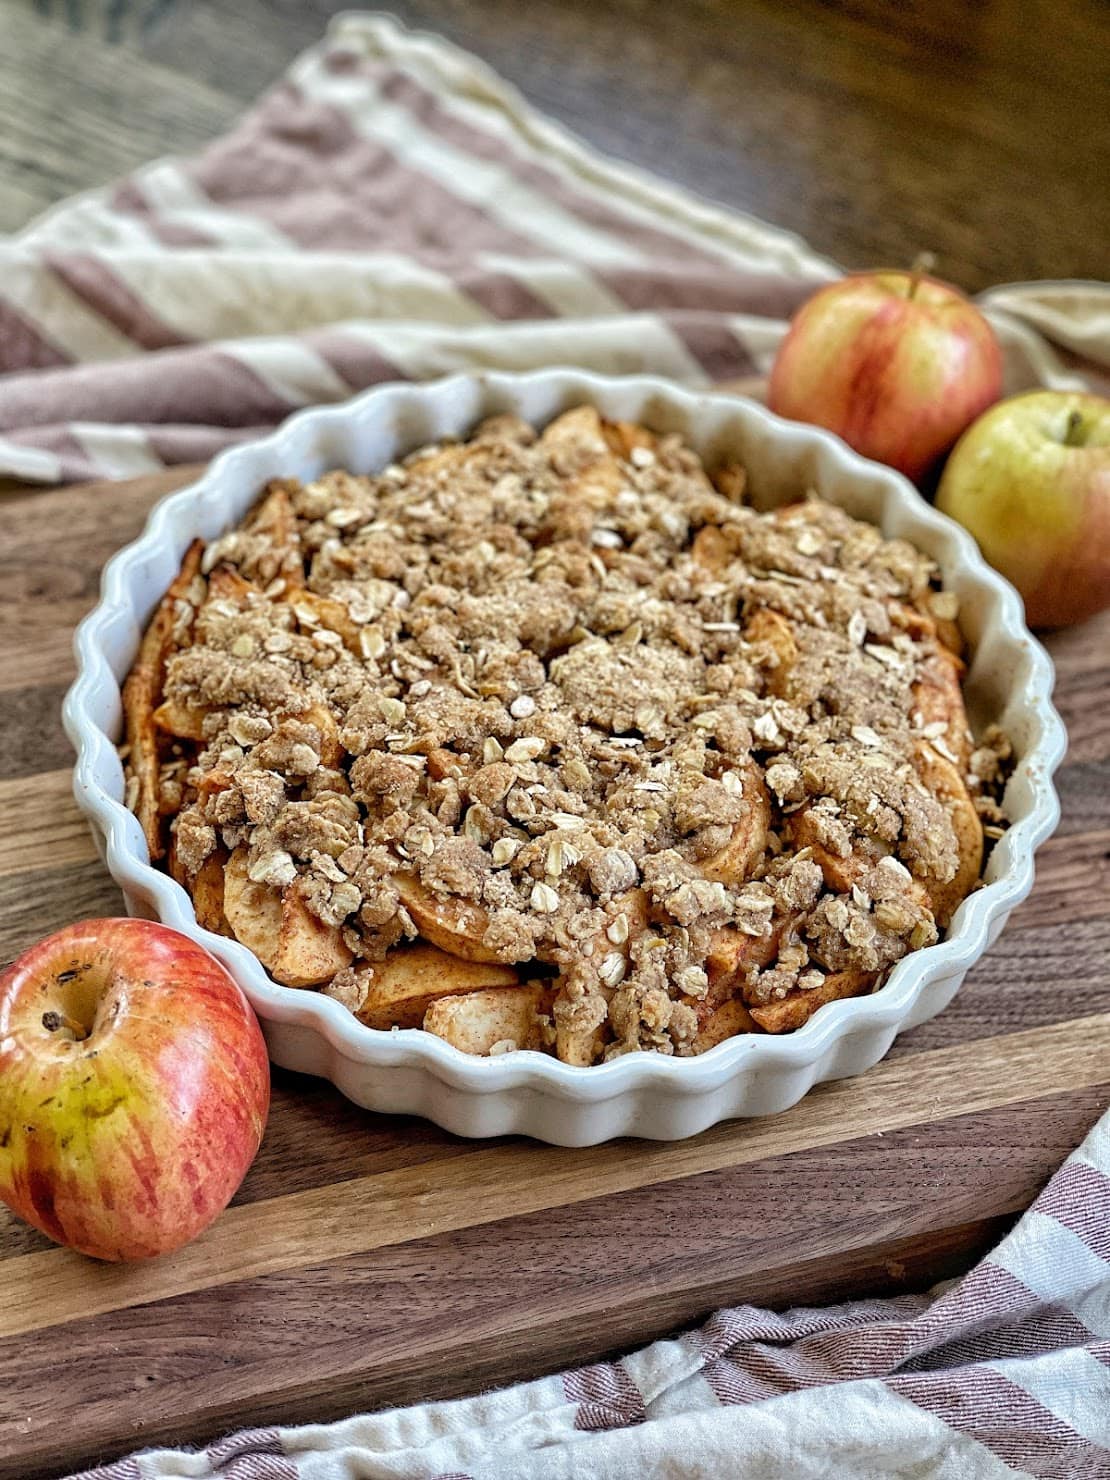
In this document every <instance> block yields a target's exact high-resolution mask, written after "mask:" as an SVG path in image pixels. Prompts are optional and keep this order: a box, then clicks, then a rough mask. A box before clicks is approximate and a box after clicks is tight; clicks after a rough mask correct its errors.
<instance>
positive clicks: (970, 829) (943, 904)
mask: <svg viewBox="0 0 1110 1480" xmlns="http://www.w3.org/2000/svg"><path fill="white" fill-rule="evenodd" d="M914 766H915V768H916V770H917V774H918V776H920V778H921V780H922V783H923V784H924V785H925V786H926V787H927V788H928V789H929V791H931V792H932V794H933V795H934V796H935V797H937V798H938V799H939V800H940V801H942V802H943V803H944V805H945V806H946V807H947V809H948V815H949V816H950V817H951V819H952V828H953V831H954V832H955V834H956V851H957V852H958V854H959V860H960V862H959V867H958V868H957V870H956V875H955V877H954V878H952V879H947V880H942V879H937V878H931V877H929V875H927V874H918V875H917V877H918V879H919V880H920V882H921V883H922V884H923V885H924V887H925V890H926V892H927V893H928V896H929V901H930V903H931V905H932V910H933V916H934V918H935V920H936V922H937V924H938V925H939V926H941V928H942V929H943V928H944V927H945V926H946V925H947V924H948V922H949V921H950V920H951V918H952V916H953V915H954V914H955V913H956V908H957V906H958V905H959V904H960V902H961V901H962V900H963V899H965V898H966V897H967V895H968V894H969V893H970V892H971V890H972V889H973V888H974V887H975V882H976V880H977V879H978V878H979V875H980V873H981V872H982V868H983V824H982V823H981V822H980V821H979V814H978V812H977V811H976V810H975V803H974V802H973V801H972V800H971V796H970V794H969V793H968V789H967V787H966V786H965V785H964V781H963V777H962V776H961V774H960V772H959V771H957V769H956V767H955V766H954V765H953V764H952V762H951V761H949V760H947V759H946V758H945V757H944V756H942V755H939V754H938V753H937V752H936V751H935V750H934V749H933V747H932V746H931V745H929V744H928V743H927V742H926V741H919V742H918V744H917V745H916V746H915V748H914Z"/></svg>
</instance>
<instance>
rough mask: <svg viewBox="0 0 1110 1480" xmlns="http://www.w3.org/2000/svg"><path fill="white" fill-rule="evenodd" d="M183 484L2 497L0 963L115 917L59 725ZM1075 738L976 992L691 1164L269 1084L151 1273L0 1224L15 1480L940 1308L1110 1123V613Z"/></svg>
mask: <svg viewBox="0 0 1110 1480" xmlns="http://www.w3.org/2000/svg"><path fill="white" fill-rule="evenodd" d="M188 477H189V473H188V471H187V470H185V471H182V470H178V471H177V472H174V473H168V474H163V475H158V476H156V477H150V478H144V479H138V480H135V481H133V482H129V483H124V484H101V485H91V486H87V487H84V488H77V489H69V490H60V491H56V492H48V493H41V492H40V493H33V494H27V495H21V494H8V495H6V496H4V497H3V498H0V521H2V522H3V527H4V531H5V539H4V543H3V547H2V549H0V704H2V708H0V959H2V960H7V959H9V958H10V957H11V956H12V955H14V954H15V953H16V952H17V951H19V950H20V949H21V948H22V947H24V946H26V945H28V944H29V943H30V942H31V941H32V940H34V939H36V938H37V937H39V936H40V935H42V934H43V933H45V932H46V931H47V930H49V929H52V928H55V927H57V926H59V925H61V924H63V923H65V922H66V921H68V920H71V919H73V918H75V917H77V916H80V915H93V914H107V913H113V912H118V911H119V910H120V908H121V901H120V898H119V894H118V892H117V890H116V888H115V886H114V884H113V883H112V881H111V879H110V878H109V877H108V875H107V873H106V872H105V870H104V868H103V867H102V865H101V864H100V862H99V861H98V858H97V854H96V851H95V849H94V846H93V843H92V839H91V837H90V836H89V834H88V832H87V831H86V829H85V827H84V823H83V821H82V819H81V817H80V816H79V814H78V813H77V811H76V808H75V806H74V804H73V802H72V800H71V797H70V794H69V775H68V763H69V753H68V748H67V745H66V742H65V739H64V737H63V735H62V732H61V727H60V721H59V707H60V702H61V697H62V695H63V693H64V690H65V688H66V686H67V684H68V681H69V679H70V677H71V674H72V660H71V658H70V647H69V645H70V639H71V635H72V628H73V625H74V623H75V622H76V621H77V619H78V618H79V617H80V615H81V614H82V612H83V611H84V610H86V609H87V608H88V607H89V606H90V605H91V604H92V602H93V600H94V599H95V593H96V586H97V578H98V571H99V568H100V566H101V565H102V563H103V561H104V560H105V559H106V558H107V557H108V556H109V555H110V554H111V553H112V552H113V551H114V550H115V549H116V548H118V546H119V545H121V544H122V543H124V542H125V541H126V540H128V539H130V538H132V537H133V536H134V535H135V534H136V533H137V531H138V529H139V527H140V526H141V523H142V521H143V519H144V517H145V515H146V512H147V510H148V509H149V507H150V505H151V504H152V502H153V501H154V500H155V498H156V497H157V496H158V495H159V494H161V493H162V492H164V491H166V490H168V489H169V488H172V487H175V486H177V485H179V484H181V483H183V482H185V481H187V479H188ZM1049 647H1050V649H1051V651H1052V653H1053V656H1054V658H1055V660H1056V663H1057V667H1058V671H1059V692H1058V699H1059V704H1060V708H1061V710H1062V712H1063V714H1064V717H1065V720H1066V721H1067V723H1068V726H1069V730H1070V733H1071V740H1072V748H1071V751H1070V754H1069V758H1068V761H1067V763H1066V765H1065V767H1064V769H1063V771H1062V772H1061V775H1060V790H1061V794H1062V796H1063V800H1064V817H1063V821H1062V824H1061V828H1060V831H1059V832H1058V834H1057V835H1056V837H1055V838H1053V839H1052V840H1051V842H1050V843H1049V844H1048V845H1047V846H1046V848H1045V849H1044V851H1043V852H1042V854H1041V855H1040V865H1039V869H1038V881H1037V885H1036V888H1035V890H1034V893H1033V895H1032V897H1031V898H1030V899H1029V901H1028V902H1027V903H1026V904H1025V905H1024V906H1022V907H1021V909H1019V910H1018V912H1017V913H1016V915H1015V916H1014V918H1013V920H1012V921H1011V923H1010V925H1009V927H1008V928H1007V930H1006V931H1005V933H1004V934H1003V936H1002V938H1001V940H1000V941H999V942H998V944H997V945H996V946H995V947H994V949H993V950H992V951H991V952H990V953H989V954H988V955H987V956H986V957H985V958H984V960H983V961H982V962H981V963H980V964H979V965H978V966H977V967H976V968H975V969H974V971H973V972H972V973H971V975H970V976H969V978H968V981H967V983H966V984H965V986H964V988H963V989H962V991H961V992H960V994H959V996H958V998H957V999H956V1002H955V1003H954V1005H953V1006H952V1007H951V1008H950V1009H949V1010H948V1011H947V1012H946V1013H944V1014H943V1015H942V1016H941V1017H939V1018H937V1019H935V1020H934V1021H933V1022H931V1023H926V1024H924V1025H923V1026H922V1027H920V1028H918V1029H916V1030H914V1031H913V1032H911V1033H908V1034H906V1035H904V1036H903V1037H902V1038H901V1039H899V1041H898V1042H897V1043H896V1045H895V1047H894V1049H893V1050H892V1052H891V1054H890V1055H889V1057H888V1058H887V1059H886V1061H885V1062H884V1063H882V1064H880V1065H879V1066H877V1067H876V1068H875V1069H874V1070H872V1071H871V1072H870V1073H869V1074H866V1075H863V1076H861V1077H860V1078H858V1079H854V1080H846V1081H841V1082H839V1083H835V1084H828V1085H823V1086H821V1087H819V1088H818V1089H817V1090H815V1091H814V1092H813V1093H812V1094H811V1095H809V1096H808V1097H807V1098H806V1099H805V1100H804V1101H803V1102H802V1103H801V1104H800V1105H798V1106H796V1107H795V1108H794V1109H793V1110H790V1111H788V1112H786V1113H785V1114H783V1115H779V1116H775V1117H773V1118H770V1119H766V1120H760V1121H753V1122H735V1123H732V1124H729V1125H724V1126H718V1127H716V1128H714V1129H713V1130H711V1131H708V1132H706V1133H705V1134H704V1135H702V1136H699V1137H696V1138H695V1139H693V1140H690V1141H686V1142H682V1143H678V1144H674V1145H658V1144H650V1143H633V1142H618V1143H614V1144H612V1145H608V1146H601V1147H596V1148H592V1149H590V1150H586V1151H572V1150H563V1149H559V1148H553V1147H542V1146H537V1145H534V1144H532V1143H529V1142H526V1141H523V1140H505V1141H499V1142H485V1143H469V1142H464V1141H461V1140H459V1139H457V1138H455V1137H452V1136H450V1135H448V1134H446V1133H444V1132H442V1131H439V1130H437V1129H436V1128H435V1127H432V1126H429V1125H426V1124H424V1123H422V1122H418V1121H415V1120H405V1119H400V1118H390V1117H385V1116H373V1115H370V1114H368V1113H366V1112H364V1111H362V1110H359V1109H357V1108H356V1107H355V1106H353V1105H350V1104H348V1103H347V1102H346V1101H344V1100H343V1099H342V1098H341V1097H340V1096H339V1095H338V1094H337V1092H336V1091H334V1090H333V1089H332V1088H331V1087H330V1086H328V1085H326V1084H323V1083H320V1082H318V1081H315V1080H310V1079H306V1078H303V1077H299V1076H295V1075H292V1074H288V1073H285V1072H283V1071H277V1072H276V1073H275V1085H274V1104H273V1112H272V1117H271V1122H270V1126H269V1129H268V1131H267V1135H266V1139H265V1142H264V1144H263V1147H262V1151H261V1154H260V1156H259V1158H258V1161H257V1162H256V1164H255V1166H254V1167H253V1168H252V1170H251V1172H250V1174H249V1176H248V1178H247V1180H246V1182H245V1184H244V1186H243V1188H242V1189H241V1191H240V1193H239V1194H238V1196H237V1198H236V1199H235V1203H234V1205H233V1207H232V1208H231V1209H230V1210H229V1211H228V1213H226V1214H225V1215H224V1217H223V1218H221V1219H220V1220H219V1221H218V1222H217V1223H216V1224H215V1226H214V1227H213V1228H212V1229H211V1230H210V1231H209V1232H208V1233H207V1234H206V1235H205V1236H204V1237H203V1238H202V1239H200V1240H199V1241H198V1242H197V1243H195V1244H193V1245H191V1246H189V1247H188V1248H186V1249H184V1250H182V1251H180V1253H178V1254H177V1255H174V1256H171V1257H170V1258H168V1259H165V1260H162V1261H159V1262H157V1263H155V1264H151V1265H145V1266H139V1267H134V1268H115V1267H104V1266H98V1265H95V1264H93V1263H91V1262H89V1261H86V1260H83V1259H81V1258H79V1257H78V1256H75V1255H72V1254H70V1253H69V1252H68V1251H65V1250H59V1249H55V1248H53V1247H52V1246H51V1245H50V1244H49V1243H48V1242H47V1240H45V1239H44V1238H42V1237H41V1236H40V1235H38V1234H37V1233H35V1232H34V1231H33V1230H31V1229H29V1228H27V1227H25V1226H24V1225H22V1224H20V1223H18V1222H17V1221H16V1220H15V1219H14V1218H11V1217H9V1216H8V1215H6V1214H3V1213H2V1211H0V1477H4V1480H15V1477H18V1480H31V1477H34V1476H48V1475H56V1474H58V1473H59V1472H60V1471H63V1470H67V1469H71V1468H77V1467H79V1466H81V1465H84V1464H89V1463H92V1462H93V1461H96V1460H99V1459H102V1458H107V1457H110V1456H114V1455H117V1454H119V1453H122V1452H125V1451H127V1450H129V1449H132V1448H135V1447H137V1446H140V1445H143V1444H150V1443H156V1442H186V1441H188V1442H197V1441H202V1440H204V1439H207V1438H211V1437H213V1436H215V1435H216V1434H218V1433H219V1432H221V1431H224V1430H227V1429H229V1428H232V1427H235V1426H237V1425H240V1424H248V1423H256V1422H267V1421H281V1422H285V1423H292V1422H300V1421H313V1420H321V1421H322V1420H326V1419H329V1418H335V1417H339V1416H341V1415H343V1414H346V1413H349V1412H351V1411H353V1410H355V1409H359V1408H362V1409H367V1408H373V1407H376V1406H380V1405H383V1404H388V1403H395V1402H406V1401H415V1400H418V1399H422V1398H428V1397H432V1396H448V1395H451V1394H458V1393H462V1392H468V1391H473V1390H474V1389H475V1388H477V1387H479V1386H481V1385H483V1384H493V1383H502V1382H508V1381H512V1380H517V1379H520V1378H523V1377H526V1376H530V1375H534V1374H538V1373H540V1372H543V1371H550V1370H553V1369H556V1368H558V1367H560V1366H562V1365H566V1364H572V1363H578V1362H583V1361H587V1360H592V1359H594V1358H597V1357H599V1356H602V1355H604V1354H606V1353H608V1352H611V1351H615V1350H619V1349H621V1348H625V1347H628V1346H630V1345H633V1344H636V1343H638V1342H642V1341H647V1340H650V1339H652V1338H654V1337H657V1336H660V1335H663V1334H665V1333H667V1332H669V1331H673V1330H674V1329H676V1328H680V1327H682V1326H683V1325H686V1324H689V1323H691V1322H693V1321H696V1320H697V1319H698V1318H700V1317H702V1316H704V1315H705V1314H706V1313H707V1312H708V1311H710V1310H712V1309H714V1308H716V1307H717V1306H720V1305H722V1304H727V1303H739V1302H743V1301H752V1302H757V1303H764V1304H770V1305H774V1306H782V1305H787V1304H796V1303H804V1302H807V1301H823V1300H828V1299H834V1298H842V1297H845V1296H850V1295H859V1294H867V1293H872V1294H877V1293H881V1292H884V1291H890V1290H916V1289H924V1288H926V1287H927V1286H928V1285H929V1284H930V1283H932V1282H933V1281H935V1280H936V1279H939V1278H942V1277H946V1276H948V1275H951V1274H955V1273H958V1272H959V1271H960V1270H961V1269H964V1268H966V1267H967V1266H968V1264H969V1263H970V1262H971V1260H972V1259H973V1258H975V1257H976V1256H977V1255H979V1254H980V1253H982V1252H983V1251H985V1250H986V1249H987V1248H988V1247H989V1246H990V1245H991V1244H992V1243H993V1242H995V1241H996V1240H997V1238H998V1237H999V1235H1000V1234H1001V1233H1002V1231H1003V1230H1004V1229H1005V1228H1006V1227H1007V1226H1008V1224H1009V1222H1010V1221H1011V1220H1012V1218H1013V1217H1014V1216H1015V1215H1016V1214H1017V1213H1018V1212H1020V1210H1021V1209H1023V1208H1024V1207H1026V1206H1027V1205H1028V1203H1029V1202H1030V1200H1031V1199H1032V1197H1033V1196H1034V1195H1035V1194H1036V1192H1037V1191H1038V1189H1039V1188H1040V1187H1041V1186H1042V1185H1043V1183H1044V1181H1045V1180H1046V1178H1047V1177H1048V1176H1049V1174H1050V1173H1051V1171H1052V1170H1053V1169H1054V1168H1055V1167H1056V1166H1057V1165H1058V1164H1059V1162H1060V1161H1061V1160H1062V1159H1063V1157H1064V1156H1065V1155H1066V1154H1067V1153H1068V1152H1069V1151H1070V1150H1071V1149H1072V1148H1073V1147H1074V1146H1075V1145H1076V1143H1077V1142H1078V1141H1079V1140H1080V1139H1081V1138H1082V1136H1083V1135H1084V1134H1085V1132H1086V1131H1087V1129H1088V1128H1089V1127H1090V1125H1091V1124H1092V1123H1093V1122H1094V1120H1095V1119H1096V1118H1097V1116H1098V1115H1099V1114H1100V1113H1101V1111H1102V1110H1103V1109H1104V1108H1105V1107H1106V1106H1107V1104H1108V1102H1110V966H1108V960H1110V732H1108V727H1107V724H1106V716H1107V697H1108V692H1110V620H1102V621H1099V622H1095V623H1092V624H1088V625H1087V626H1086V627H1083V628H1078V629H1075V630H1073V631H1072V632H1068V633H1061V634H1058V635H1056V636H1054V637H1052V638H1051V639H1050V640H1049Z"/></svg>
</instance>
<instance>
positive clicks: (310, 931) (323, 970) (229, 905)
mask: <svg viewBox="0 0 1110 1480" xmlns="http://www.w3.org/2000/svg"><path fill="white" fill-rule="evenodd" d="M224 911H225V913H226V915H227V919H228V924H229V925H230V926H231V929H232V933H233V934H234V936H235V938H236V940H238V941H240V942H241V943H242V944H243V945H245V946H246V947H247V949H248V950H250V951H253V952H254V954H255V955H256V956H257V957H258V959H259V960H260V961H261V962H262V964H263V966H265V968H266V970H267V971H268V972H269V973H270V975H271V976H272V977H273V978H274V980H275V981H277V982H281V983H282V985H283V986H287V987H315V986H319V985H320V984H321V983H322V982H326V981H330V980H331V978H332V977H333V976H334V975H335V974H336V972H338V971H342V970H343V968H344V967H345V966H349V965H350V964H351V961H352V959H353V952H352V951H351V950H350V949H349V948H348V946H347V945H346V944H345V943H344V940H343V936H342V934H341V933H340V931H339V929H338V927H337V926H335V925H325V924H324V922H323V921H322V920H319V919H317V917H316V916H315V915H314V914H313V913H312V912H311V910H310V909H309V908H308V906H307V905H306V904H305V902H304V899H303V897H302V895H301V892H300V889H299V887H298V882H297V881H294V882H293V883H292V884H287V885H285V886H284V888H279V887H278V886H277V885H274V884H260V883H256V882H255V881H254V880H253V879H252V878H251V877H250V875H249V873H248V871H247V849H246V847H245V846H240V847H238V848H236V850H235V852H234V853H232V855H231V857H230V858H229V859H228V861H227V866H226V867H225V869H224Z"/></svg>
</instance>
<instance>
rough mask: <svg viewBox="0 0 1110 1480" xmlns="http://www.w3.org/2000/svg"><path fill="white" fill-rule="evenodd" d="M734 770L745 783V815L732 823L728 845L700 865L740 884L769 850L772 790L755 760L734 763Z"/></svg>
mask: <svg viewBox="0 0 1110 1480" xmlns="http://www.w3.org/2000/svg"><path fill="white" fill-rule="evenodd" d="M732 774H733V775H734V776H737V777H739V779H740V782H741V783H742V785H743V793H742V799H743V801H744V804H745V813H744V816H743V817H742V818H741V819H740V821H739V822H737V823H736V824H735V826H734V827H733V830H732V837H731V838H730V839H729V841H728V842H727V843H726V844H725V846H724V847H723V848H722V849H721V850H720V851H719V852H718V853H714V854H712V855H711V856H710V857H709V858H705V859H703V860H702V862H701V863H700V864H699V868H700V869H701V872H702V873H703V874H704V875H705V877H706V878H707V879H713V880H715V881H717V882H718V883H721V884H732V885H739V884H743V883H745V882H746V881H747V880H748V879H750V878H751V876H752V871H753V870H754V868H755V866H756V864H757V863H758V862H759V860H760V859H761V858H762V857H763V855H764V853H765V852H766V851H767V834H768V831H769V829H770V826H771V794H770V792H769V791H768V790H767V786H766V783H765V782H764V780H763V776H762V774H761V772H760V769H759V767H758V766H757V765H756V763H755V761H753V760H749V761H748V762H747V763H746V764H744V765H738V766H734V767H733V769H732Z"/></svg>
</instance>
